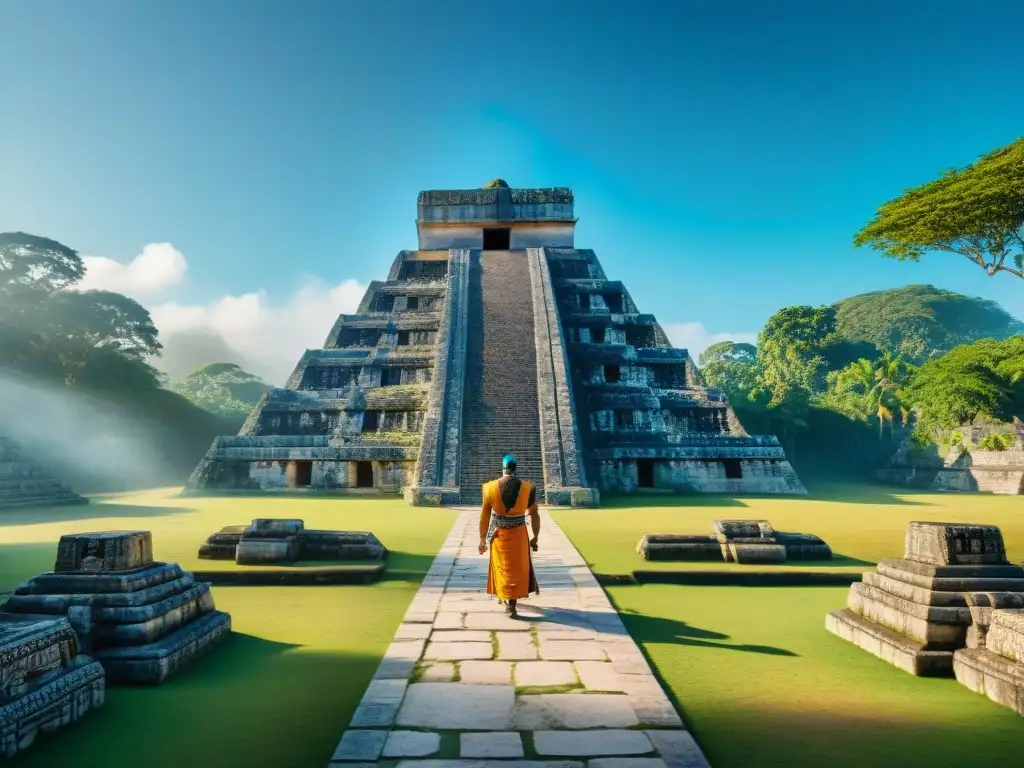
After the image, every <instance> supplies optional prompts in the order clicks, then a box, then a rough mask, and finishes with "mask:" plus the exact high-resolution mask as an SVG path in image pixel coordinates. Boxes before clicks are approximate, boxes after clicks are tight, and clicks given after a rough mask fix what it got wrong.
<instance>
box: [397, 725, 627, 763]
mask: <svg viewBox="0 0 1024 768" xmlns="http://www.w3.org/2000/svg"><path fill="white" fill-rule="evenodd" d="M440 748H441V734H439V733H423V732H422V731H391V733H389V734H388V740H387V741H386V742H384V750H383V751H382V752H381V756H383V757H426V756H427V755H432V754H434V753H435V752H437V751H438V750H439V749H440ZM609 754H611V753H609Z"/></svg>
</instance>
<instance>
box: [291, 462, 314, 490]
mask: <svg viewBox="0 0 1024 768" xmlns="http://www.w3.org/2000/svg"><path fill="white" fill-rule="evenodd" d="M285 480H286V481H287V483H288V487H289V488H309V486H311V485H312V484H313V462H312V461H289V462H288V466H287V467H286V468H285Z"/></svg>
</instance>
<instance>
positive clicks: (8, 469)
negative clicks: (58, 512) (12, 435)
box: [0, 437, 87, 508]
mask: <svg viewBox="0 0 1024 768" xmlns="http://www.w3.org/2000/svg"><path fill="white" fill-rule="evenodd" d="M86 501H87V500H86V499H84V498H83V497H81V496H79V495H78V494H77V493H74V492H73V491H71V490H70V489H69V488H68V487H67V486H66V485H64V483H62V482H60V481H59V480H57V478H56V477H54V476H53V475H51V474H50V473H49V472H48V471H46V470H45V469H44V468H43V467H42V466H41V465H39V464H38V463H36V462H34V461H32V460H31V459H30V458H28V457H27V456H25V454H24V451H23V450H22V449H21V446H19V445H18V444H17V443H16V442H14V441H13V440H11V439H9V438H6V437H0V508H3V507H14V506H24V505H36V504H38V505H40V506H44V505H50V504H84V503H86Z"/></svg>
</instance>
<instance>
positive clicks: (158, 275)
mask: <svg viewBox="0 0 1024 768" xmlns="http://www.w3.org/2000/svg"><path fill="white" fill-rule="evenodd" d="M82 262H83V263H84V264H85V277H84V278H83V279H82V281H81V282H80V283H79V284H78V286H77V288H78V290H82V291H88V290H94V289H101V290H105V291H117V292H118V293H123V294H125V295H126V296H131V297H132V298H134V299H138V298H141V297H146V296H153V295H155V294H158V293H160V292H161V291H164V290H166V289H167V288H169V287H171V286H173V285H177V284H178V283H180V282H181V281H182V279H184V277H185V273H186V272H187V271H188V263H187V262H186V261H185V257H184V256H183V255H182V253H181V251H179V250H178V249H177V248H175V247H174V246H173V245H171V244H170V243H150V244H149V245H147V246H146V247H145V248H143V249H142V253H140V254H139V255H138V256H136V257H135V258H134V259H132V260H131V261H130V262H128V263H127V264H122V263H121V262H119V261H114V260H113V259H108V258H106V257H105V256H83V257H82Z"/></svg>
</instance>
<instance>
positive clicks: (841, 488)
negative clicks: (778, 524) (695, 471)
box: [601, 481, 933, 508]
mask: <svg viewBox="0 0 1024 768" xmlns="http://www.w3.org/2000/svg"><path fill="white" fill-rule="evenodd" d="M807 490H808V492H807V494H806V495H792V496H790V495H783V494H762V493H749V494H744V495H743V496H734V495H731V494H713V493H684V492H679V493H657V494H642V493H641V494H636V495H629V494H619V493H615V494H606V495H602V497H601V506H603V507H630V508H645V507H749V506H750V505H749V504H748V503H746V501H753V500H774V501H780V500H786V501H791V502H794V503H797V504H801V503H807V502H815V503H820V502H823V501H825V502H831V503H835V504H880V505H885V506H913V507H930V506H933V505H932V504H931V503H930V502H927V501H920V500H916V499H911V498H905V497H906V496H910V495H914V492H912V491H907V490H906V489H897V488H892V487H890V486H883V485H879V484H874V483H851V482H844V483H837V482H834V481H832V482H813V481H812V482H809V483H808V486H807ZM745 500H746V501H745Z"/></svg>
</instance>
